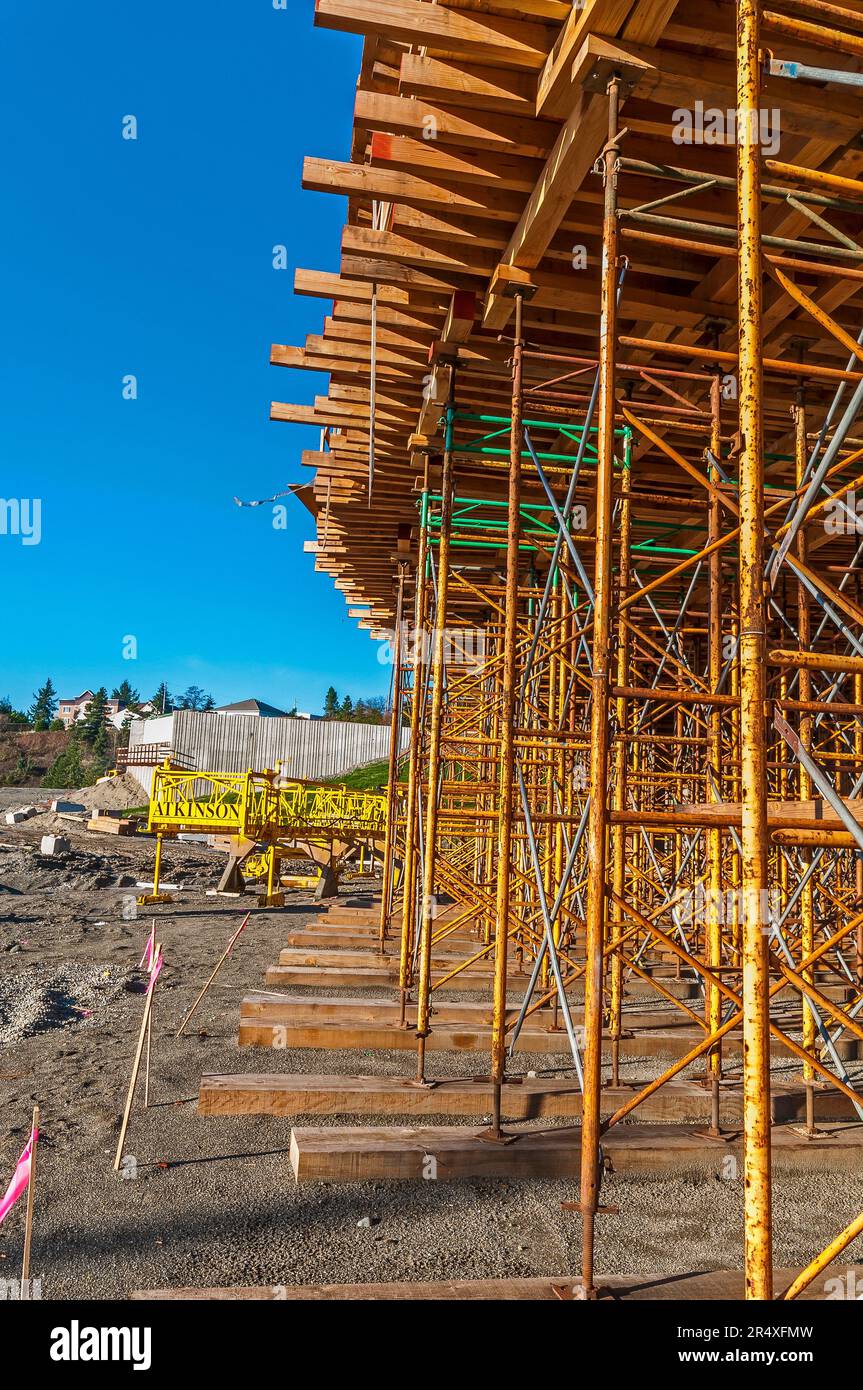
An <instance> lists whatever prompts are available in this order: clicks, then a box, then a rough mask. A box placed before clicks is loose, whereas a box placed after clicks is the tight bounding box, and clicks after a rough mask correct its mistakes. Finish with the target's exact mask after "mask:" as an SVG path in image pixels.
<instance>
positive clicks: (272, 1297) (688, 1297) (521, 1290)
mask: <svg viewBox="0 0 863 1390" xmlns="http://www.w3.org/2000/svg"><path fill="white" fill-rule="evenodd" d="M799 1273H800V1271H799V1269H777V1270H775V1271H774V1283H775V1286H776V1288H777V1289H784V1288H787V1287H788V1285H789V1284H790V1283H791V1281H792V1279H795V1278H796V1277H797V1275H798V1274H799ZM828 1274H829V1277H831V1278H836V1279H839V1280H840V1281H842V1282H844V1284H845V1287H846V1288H853V1287H854V1285H855V1283H856V1284H857V1286H858V1287H859V1283H860V1280H861V1279H863V1265H839V1264H836V1265H831V1266H830V1269H829V1271H828ZM598 1283H599V1288H598V1289H597V1294H596V1296H597V1299H599V1300H600V1301H601V1300H603V1299H609V1300H613V1301H614V1302H615V1303H617V1302H620V1301H621V1300H626V1301H627V1302H646V1301H651V1302H652V1301H660V1302H662V1301H666V1300H671V1301H673V1302H675V1303H677V1302H683V1303H702V1302H717V1301H718V1302H731V1301H737V1300H738V1299H742V1298H743V1297H744V1291H745V1279H744V1275H743V1272H742V1271H741V1270H733V1269H732V1270H729V1269H712V1270H707V1271H701V1270H699V1271H698V1272H697V1273H694V1274H689V1273H682V1274H665V1275H663V1274H655V1273H648V1274H603V1276H602V1278H601V1279H600V1280H599V1281H598ZM579 1284H580V1281H579V1279H578V1278H577V1277H576V1276H574V1275H573V1274H558V1275H552V1276H551V1278H549V1277H547V1276H546V1277H543V1278H536V1277H532V1278H527V1279H440V1280H434V1281H431V1282H417V1283H415V1284H412V1283H387V1284H288V1285H285V1284H251V1285H249V1284H247V1285H240V1286H237V1287H234V1288H221V1289H191V1288H181V1289H138V1290H136V1291H135V1292H134V1293H132V1294H130V1295H129V1297H130V1298H131V1299H133V1300H134V1301H136V1302H144V1301H149V1300H158V1301H160V1302H166V1301H172V1300H175V1299H176V1300H182V1301H184V1302H188V1301H189V1300H191V1301H202V1300H205V1299H206V1300H210V1299H216V1300H219V1301H220V1302H223V1303H227V1302H240V1301H242V1300H246V1299H249V1300H252V1299H253V1300H256V1301H259V1302H268V1301H277V1302H288V1303H294V1302H297V1303H303V1302H315V1303H317V1302H333V1303H337V1302H341V1301H349V1302H352V1303H353V1302H358V1301H359V1302H376V1303H377V1302H390V1301H393V1302H398V1303H416V1302H417V1301H420V1302H444V1303H446V1302H459V1303H461V1302H464V1301H466V1300H469V1301H481V1302H493V1303H500V1302H509V1303H513V1302H519V1301H521V1300H525V1301H527V1302H530V1303H557V1304H559V1303H561V1302H564V1303H566V1302H569V1301H570V1300H573V1299H575V1297H576V1295H577V1292H578V1289H579ZM799 1297H800V1298H801V1299H819V1300H820V1299H823V1298H824V1288H823V1281H822V1280H821V1279H816V1280H814V1282H813V1283H812V1284H810V1285H809V1287H808V1288H807V1289H804V1290H803V1292H802V1294H800V1295H799Z"/></svg>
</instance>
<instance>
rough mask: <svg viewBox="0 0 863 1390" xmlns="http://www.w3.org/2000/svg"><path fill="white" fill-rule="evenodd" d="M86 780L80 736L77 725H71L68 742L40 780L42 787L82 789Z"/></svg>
mask: <svg viewBox="0 0 863 1390" xmlns="http://www.w3.org/2000/svg"><path fill="white" fill-rule="evenodd" d="M86 780H87V773H86V772H85V770H84V764H83V762H82V760H81V735H80V733H79V725H77V724H73V725H72V732H71V734H70V735H69V742H68V743H67V744H66V747H65V748H64V749H63V751H62V752H61V753H58V754H57V757H56V758H55V759H54V761H53V763H52V764H51V766H50V767H49V768H48V771H47V772H46V773H45V776H44V777H43V778H42V786H43V787H83V786H84V784H85V782H86Z"/></svg>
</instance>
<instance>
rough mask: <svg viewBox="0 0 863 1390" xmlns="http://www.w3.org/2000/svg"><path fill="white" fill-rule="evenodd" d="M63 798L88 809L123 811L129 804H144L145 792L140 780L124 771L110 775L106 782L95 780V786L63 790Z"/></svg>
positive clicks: (145, 799)
mask: <svg viewBox="0 0 863 1390" xmlns="http://www.w3.org/2000/svg"><path fill="white" fill-rule="evenodd" d="M63 799H64V800H65V801H77V802H79V803H80V804H81V805H82V806H86V807H87V810H88V811H125V810H126V809H127V808H128V807H130V806H144V805H146V802H147V793H146V792H145V791H144V788H143V787H142V786H141V783H140V782H138V781H136V779H135V778H134V777H132V776H130V774H129V773H128V772H124V773H123V774H122V776H120V777H110V778H109V779H108V781H107V782H97V784H96V786H95V787H79V788H78V789H77V791H72V792H65V793H64V794H63Z"/></svg>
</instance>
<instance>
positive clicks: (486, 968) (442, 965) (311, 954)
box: [279, 942, 493, 977]
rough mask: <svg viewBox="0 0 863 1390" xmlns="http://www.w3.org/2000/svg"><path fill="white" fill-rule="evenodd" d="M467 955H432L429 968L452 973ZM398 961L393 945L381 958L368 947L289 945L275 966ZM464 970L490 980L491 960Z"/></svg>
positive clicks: (484, 959)
mask: <svg viewBox="0 0 863 1390" xmlns="http://www.w3.org/2000/svg"><path fill="white" fill-rule="evenodd" d="M468 954H469V952H468V951H458V950H451V951H440V952H435V953H433V955H432V967H433V968H434V969H436V970H437V971H438V973H440V972H442V971H446V970H454V969H455V967H456V966H457V965H461V963H462V961H464V960H466V959H467V957H468ZM398 959H399V956H398V950H397V949H396V948H395V947H394V946H393V943H392V942H390V943H389V950H388V953H387V954H384V955H381V953H380V951H378V950H371V949H369V948H366V949H365V950H360V951H350V950H345V949H341V948H335V949H333V950H327V949H311V950H308V949H305V948H294V947H292V946H288V947H287V948H286V949H285V950H284V951H281V952H280V953H279V965H320V966H328V965H334V966H336V967H338V968H339V969H341V968H342V967H349V966H354V965H368V966H380V965H381V964H383V963H384V962H386V961H390V962H394V963H395V964H396V965H398ZM465 969H466V970H469V971H470V972H471V973H472V974H476V975H488V976H489V977H491V975H492V973H493V967H492V961H491V958H490V957H488V956H486V957H485V958H483V959H481V960H476V961H472V962H471V964H470V965H468V966H466V967H465Z"/></svg>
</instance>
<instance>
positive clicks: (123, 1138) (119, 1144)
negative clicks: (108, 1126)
mask: <svg viewBox="0 0 863 1390" xmlns="http://www.w3.org/2000/svg"><path fill="white" fill-rule="evenodd" d="M161 949H162V947H161V944H157V946H156V947H155V956H154V964H155V961H156V960H158V958H159V952H160V951H161ZM155 988H156V982H155V980H152V979H151V981H150V984H149V986H148V988H147V1002H146V1004H145V1005H144V1017H143V1018H142V1019H141V1031H140V1033H139V1034H138V1046H137V1047H136V1049H135V1060H134V1062H133V1063H132V1079H131V1081H130V1082H129V1094H128V1095H127V1096H126V1108H125V1110H124V1111H123V1123H122V1124H121V1126H120V1138H119V1139H118V1140H117V1152H116V1154H115V1155H114V1172H115V1173H116V1172H118V1171H119V1168H120V1161H121V1159H122V1157H123V1145H124V1144H125V1142H126V1132H127V1130H128V1128H129V1117H130V1115H131V1114H132V1101H133V1100H134V1097H135V1087H136V1086H137V1084H138V1073H139V1072H140V1070H141V1054H142V1053H143V1051H144V1040H145V1038H146V1036H147V1024H148V1022H149V1019H150V1010H151V1009H152V1007H153V995H154V993H155Z"/></svg>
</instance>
